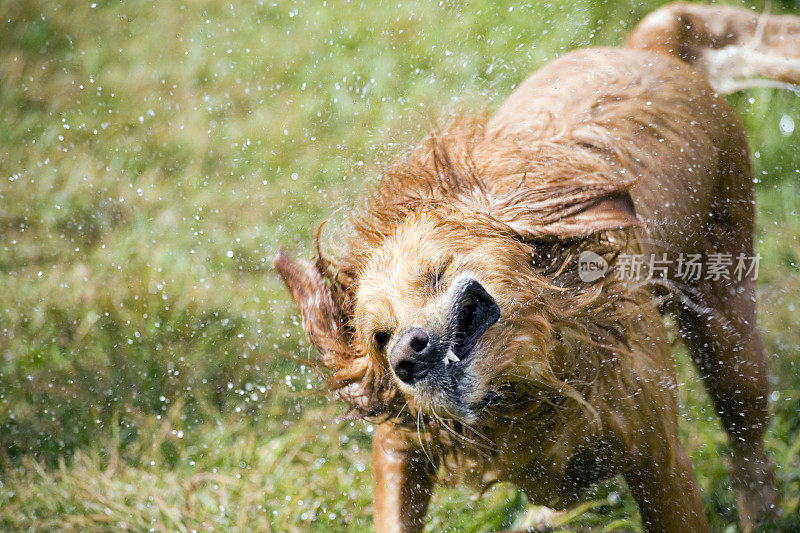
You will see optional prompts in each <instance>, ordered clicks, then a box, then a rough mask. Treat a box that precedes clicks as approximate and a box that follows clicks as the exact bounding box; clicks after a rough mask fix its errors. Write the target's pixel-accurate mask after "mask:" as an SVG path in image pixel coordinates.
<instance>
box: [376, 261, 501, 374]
mask: <svg viewBox="0 0 800 533" xmlns="http://www.w3.org/2000/svg"><path fill="white" fill-rule="evenodd" d="M499 318H500V308H499V307H498V306H497V303H496V302H495V300H494V298H492V297H491V295H490V294H489V293H488V292H486V289H484V288H483V285H481V284H480V282H479V281H478V280H477V279H475V278H474V277H472V276H461V277H459V278H457V279H456V281H455V282H454V283H453V287H452V289H451V296H450V309H449V313H448V322H447V325H446V330H445V331H444V332H442V334H437V333H436V332H431V331H427V330H425V329H423V328H421V327H412V328H408V329H407V330H405V331H404V332H403V333H401V334H400V337H399V338H398V340H397V342H395V344H394V346H393V347H392V349H391V352H390V354H389V364H390V365H391V367H392V370H393V371H394V373H395V375H396V376H397V377H398V378H399V379H400V381H402V382H403V383H405V384H407V385H414V384H416V383H418V382H420V381H421V380H423V379H425V377H427V376H428V374H430V373H431V371H433V370H435V369H439V368H441V369H444V368H446V367H448V366H450V365H463V364H464V362H465V361H466V360H467V359H468V358H469V356H470V355H471V354H472V352H473V351H474V349H475V347H476V346H477V344H478V340H479V339H480V338H481V336H482V335H483V334H484V333H485V332H486V330H487V329H489V328H490V327H491V326H492V325H493V324H494V323H495V322H497V321H498V319H499Z"/></svg>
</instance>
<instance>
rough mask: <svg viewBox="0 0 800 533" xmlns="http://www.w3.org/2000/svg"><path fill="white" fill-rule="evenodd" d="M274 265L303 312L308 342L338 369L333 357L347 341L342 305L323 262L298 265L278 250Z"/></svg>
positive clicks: (326, 364) (329, 365)
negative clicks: (327, 276) (326, 274)
mask: <svg viewBox="0 0 800 533" xmlns="http://www.w3.org/2000/svg"><path fill="white" fill-rule="evenodd" d="M273 264H274V265H275V269H276V270H277V271H278V274H280V276H281V279H282V280H283V283H284V284H285V285H286V287H287V288H288V289H289V292H290V293H291V295H292V299H293V300H294V303H295V304H296V305H297V309H298V310H299V311H300V316H301V317H302V319H303V330H304V331H305V333H306V338H307V339H308V342H310V343H311V345H312V346H314V347H315V348H316V349H317V350H319V351H320V352H321V353H322V359H323V364H325V366H327V367H328V368H331V370H334V369H333V368H332V366H334V364H335V361H334V360H333V358H334V356H335V354H337V353H339V352H341V351H342V349H343V348H344V346H346V342H345V339H344V332H343V331H342V329H343V316H342V315H343V312H342V306H341V302H337V301H335V300H334V294H333V291H332V290H331V286H330V284H329V283H328V281H327V280H326V279H325V277H324V275H323V273H324V271H323V269H322V268H321V267H323V266H324V265H322V264H320V261H316V262H315V263H313V264H312V263H307V262H303V263H298V262H295V261H293V260H292V259H291V258H289V256H288V255H286V253H285V252H284V251H283V250H282V249H280V250H278V255H277V256H276V257H275V260H274V261H273Z"/></svg>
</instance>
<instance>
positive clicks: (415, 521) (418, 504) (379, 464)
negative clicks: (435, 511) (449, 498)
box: [372, 422, 435, 533]
mask: <svg viewBox="0 0 800 533" xmlns="http://www.w3.org/2000/svg"><path fill="white" fill-rule="evenodd" d="M372 471H373V475H374V476H375V481H374V484H373V490H374V492H373V493H374V503H375V510H374V517H375V531H377V532H378V533H387V532H392V533H394V532H408V531H422V527H423V526H424V525H425V512H426V511H427V508H428V502H429V501H430V499H431V494H432V492H433V479H434V474H435V466H434V465H432V464H431V462H430V460H429V459H428V457H427V456H426V455H425V453H424V452H423V451H422V450H421V449H420V448H419V445H414V444H412V443H410V442H408V441H407V440H406V439H404V438H403V436H402V435H399V434H398V430H397V429H395V428H394V426H393V425H392V424H391V423H388V422H387V423H383V424H380V425H378V426H377V428H376V432H375V439H374V440H373V441H372Z"/></svg>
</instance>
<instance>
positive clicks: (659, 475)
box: [624, 439, 708, 533]
mask: <svg viewBox="0 0 800 533" xmlns="http://www.w3.org/2000/svg"><path fill="white" fill-rule="evenodd" d="M676 440H677V439H676ZM675 446H676V447H675V448H673V452H672V454H671V457H664V456H662V457H661V460H660V461H652V460H651V461H643V462H644V463H645V464H642V465H640V467H639V468H637V469H635V470H632V471H630V472H627V473H625V474H624V476H625V481H627V483H628V487H629V488H630V489H631V492H632V493H633V496H634V498H636V503H637V504H639V511H640V512H641V515H642V522H643V524H644V527H645V530H646V531H648V532H650V533H655V532H658V533H684V532H686V533H690V532H691V533H707V532H708V523H707V522H706V515H705V511H704V510H703V501H702V499H701V498H700V490H699V489H698V488H697V484H696V483H695V481H694V476H693V474H692V465H691V463H690V462H689V458H688V457H687V456H686V452H685V451H684V450H683V446H681V445H680V444H677V445H675Z"/></svg>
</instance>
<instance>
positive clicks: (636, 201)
mask: <svg viewBox="0 0 800 533" xmlns="http://www.w3.org/2000/svg"><path fill="white" fill-rule="evenodd" d="M753 76H765V77H766V78H767V79H768V80H774V81H765V80H763V79H762V78H754V77H753ZM710 82H711V83H713V84H714V86H713V87H712V85H710ZM765 82H766V83H775V84H776V85H780V84H797V83H799V82H800V21H799V20H798V19H795V18H793V17H770V16H759V15H758V14H753V13H751V12H748V11H745V10H739V9H734V8H727V7H711V6H701V5H685V4H673V5H670V6H667V7H665V8H662V9H661V10H659V11H657V12H655V13H653V14H651V15H649V16H648V17H647V18H646V19H644V20H643V21H642V22H641V23H640V24H639V26H637V27H636V29H634V31H633V32H632V34H631V35H630V36H629V40H628V45H627V47H626V48H620V49H614V48H589V49H581V50H577V51H573V52H571V53H568V54H566V55H564V56H563V57H561V58H559V59H557V60H554V61H552V62H550V63H549V64H547V65H545V66H544V67H542V68H541V69H540V70H539V71H537V72H536V73H535V74H533V75H532V76H531V77H530V78H529V79H528V80H527V81H525V82H524V83H522V84H521V85H520V86H519V87H518V88H517V89H516V90H515V91H514V92H513V94H511V96H510V97H509V98H508V100H506V102H505V103H504V104H502V105H501V106H500V108H499V109H497V110H496V111H495V112H494V113H493V114H491V115H490V116H485V115H481V116H477V117H462V118H459V119H456V120H452V121H451V122H450V123H448V124H447V125H446V126H444V127H442V128H441V129H439V130H437V131H435V132H433V133H431V134H430V135H429V136H428V137H427V138H426V139H424V140H423V141H422V142H421V143H420V144H419V146H418V147H417V148H416V149H415V150H414V151H413V153H412V154H411V155H410V156H409V157H408V158H406V159H405V160H403V161H401V162H400V163H398V164H396V165H394V166H393V167H391V168H390V169H388V170H387V171H386V172H385V174H384V176H383V178H382V180H381V182H380V184H379V186H378V188H377V190H376V191H374V193H373V194H372V195H371V196H370V197H369V199H368V201H367V202H366V205H365V206H364V207H361V208H354V210H353V213H352V231H351V232H350V238H349V241H348V242H347V245H346V247H345V250H344V252H343V253H342V254H341V255H339V256H338V257H335V258H325V257H323V256H322V254H321V253H319V252H318V253H317V255H316V258H315V259H314V261H313V262H312V263H307V264H302V263H296V262H295V261H293V260H291V259H290V258H289V257H288V256H287V255H286V254H285V253H283V252H281V253H279V255H278V257H277V258H276V260H275V265H276V268H277V270H278V271H279V273H280V274H281V276H282V278H283V280H284V281H285V283H286V285H287V286H288V288H289V289H290V291H291V293H292V296H293V298H294V300H295V302H296V303H297V305H298V307H299V309H300V312H301V314H302V317H303V326H304V328H305V331H306V334H307V336H308V339H309V341H310V342H311V343H312V344H313V345H314V346H315V347H316V348H318V349H319V350H320V352H321V353H322V362H323V364H324V365H325V367H327V369H329V374H328V375H329V377H330V381H331V386H332V387H333V388H334V389H336V390H338V396H339V397H340V398H342V399H343V400H345V401H346V402H348V403H349V405H350V407H351V408H352V409H353V410H354V411H355V413H356V414H358V415H360V416H364V417H369V418H370V419H372V420H374V421H375V422H376V423H377V424H378V425H377V428H376V429H377V431H376V435H375V439H374V444H373V468H374V475H375V485H374V498H375V506H374V513H375V526H376V529H377V530H378V531H414V530H420V529H422V527H423V525H424V516H425V512H426V507H427V504H428V501H429V498H430V495H431V493H432V490H433V486H434V484H435V482H437V481H439V482H465V483H470V484H473V485H475V486H477V487H486V486H488V485H490V484H492V483H494V482H496V481H500V480H503V481H510V482H513V483H515V484H517V485H518V486H519V487H521V488H522V489H523V490H524V492H525V493H526V495H527V496H528V498H529V499H530V500H531V501H532V502H533V503H536V504H542V505H547V506H550V507H558V508H563V507H566V506H569V505H571V504H573V503H574V502H575V501H576V500H577V499H578V498H580V496H581V493H582V491H583V490H584V489H586V488H587V487H588V486H590V485H591V484H592V483H594V482H595V481H597V480H601V479H605V478H608V477H611V476H614V475H616V474H622V475H623V476H624V478H625V479H626V481H627V483H628V485H629V487H630V489H631V492H632V493H633V495H634V497H635V498H636V500H637V503H638V504H639V508H640V510H641V514H642V520H643V523H644V524H645V527H646V528H647V529H648V531H674V532H677V531H705V530H706V529H707V525H706V520H705V514H704V511H703V507H702V502H701V499H700V495H699V492H698V489H697V486H696V484H695V481H694V478H693V475H692V471H691V465H690V463H689V461H688V459H687V456H686V453H685V452H684V449H683V447H682V445H681V443H680V440H679V438H678V421H677V407H676V397H675V396H676V392H675V389H676V382H675V376H674V371H673V366H672V361H671V357H670V345H669V343H668V341H667V336H666V335H665V331H664V327H663V325H662V322H661V317H660V312H668V311H672V312H674V313H675V316H676V317H677V323H678V325H679V329H680V331H681V333H682V337H683V339H684V341H685V343H686V344H687V346H688V347H689V349H690V351H691V353H692V355H693V356H694V359H695V360H696V362H697V364H698V367H699V369H700V371H701V373H702V376H703V378H704V380H705V384H706V386H707V388H708V390H709V392H710V394H711V396H712V398H713V401H714V405H715V407H716V409H717V410H718V412H719V415H720V417H721V419H722V422H723V424H724V427H725V428H726V430H727V431H728V434H729V435H730V439H731V449H732V454H733V460H732V479H733V482H734V485H735V488H736V491H737V505H738V510H739V518H740V522H741V524H742V527H743V528H744V529H745V530H750V529H752V528H753V527H754V525H755V524H757V523H758V522H759V521H763V520H768V519H770V518H771V517H772V516H773V510H774V508H775V506H774V504H775V501H776V493H775V489H774V485H773V474H772V467H771V463H770V460H769V458H768V457H767V454H766V452H765V450H764V446H763V442H762V437H763V431H764V428H765V426H766V423H767V418H768V410H767V376H766V369H765V364H764V357H763V353H762V348H761V344H760V341H759V336H758V333H757V331H756V330H755V316H754V306H755V299H754V289H753V279H752V276H750V277H747V276H745V277H742V276H733V275H730V273H727V272H726V273H724V274H721V273H719V272H717V275H711V274H709V275H703V276H699V277H697V279H694V278H691V279H689V280H688V281H687V280H686V279H685V277H682V278H680V283H678V277H677V276H679V275H680V273H677V274H676V273H675V272H669V271H665V272H664V273H663V275H662V276H653V275H652V272H650V274H648V276H646V277H645V276H642V275H639V276H638V277H635V278H634V277H632V276H625V275H620V271H621V269H622V268H623V266H624V265H623V264H622V263H621V261H622V258H623V257H625V256H627V258H628V259H630V257H636V254H639V255H642V254H643V256H644V257H650V258H661V259H662V260H665V261H671V262H677V263H681V262H682V261H684V259H685V258H688V257H694V258H700V259H701V260H702V261H706V262H708V261H711V260H712V259H716V260H717V261H718V260H719V258H720V257H724V258H728V259H729V260H730V261H733V260H735V259H736V258H739V259H740V260H741V259H743V258H747V257H751V256H752V255H753V244H752V230H753V190H752V176H751V169H750V162H749V153H748V148H747V144H746V140H745V137H744V133H743V130H742V126H741V124H740V122H739V120H738V118H737V117H736V116H735V115H734V113H733V111H732V110H731V108H730V107H729V106H728V105H727V103H726V102H725V100H724V99H723V98H722V97H721V96H720V93H721V92H725V91H731V90H736V89H739V88H741V87H744V86H747V85H749V84H758V83H765ZM317 239H318V237H317ZM587 258H588V259H587ZM586 261H588V263H587V262H586ZM588 264H590V265H591V267H592V268H591V269H588V270H582V268H588V267H586V265H588ZM628 266H630V265H628ZM604 269H607V272H606V271H604ZM637 273H638V271H637ZM704 274H705V273H704ZM740 274H741V272H740ZM676 287H679V288H680V290H675V289H676Z"/></svg>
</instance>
